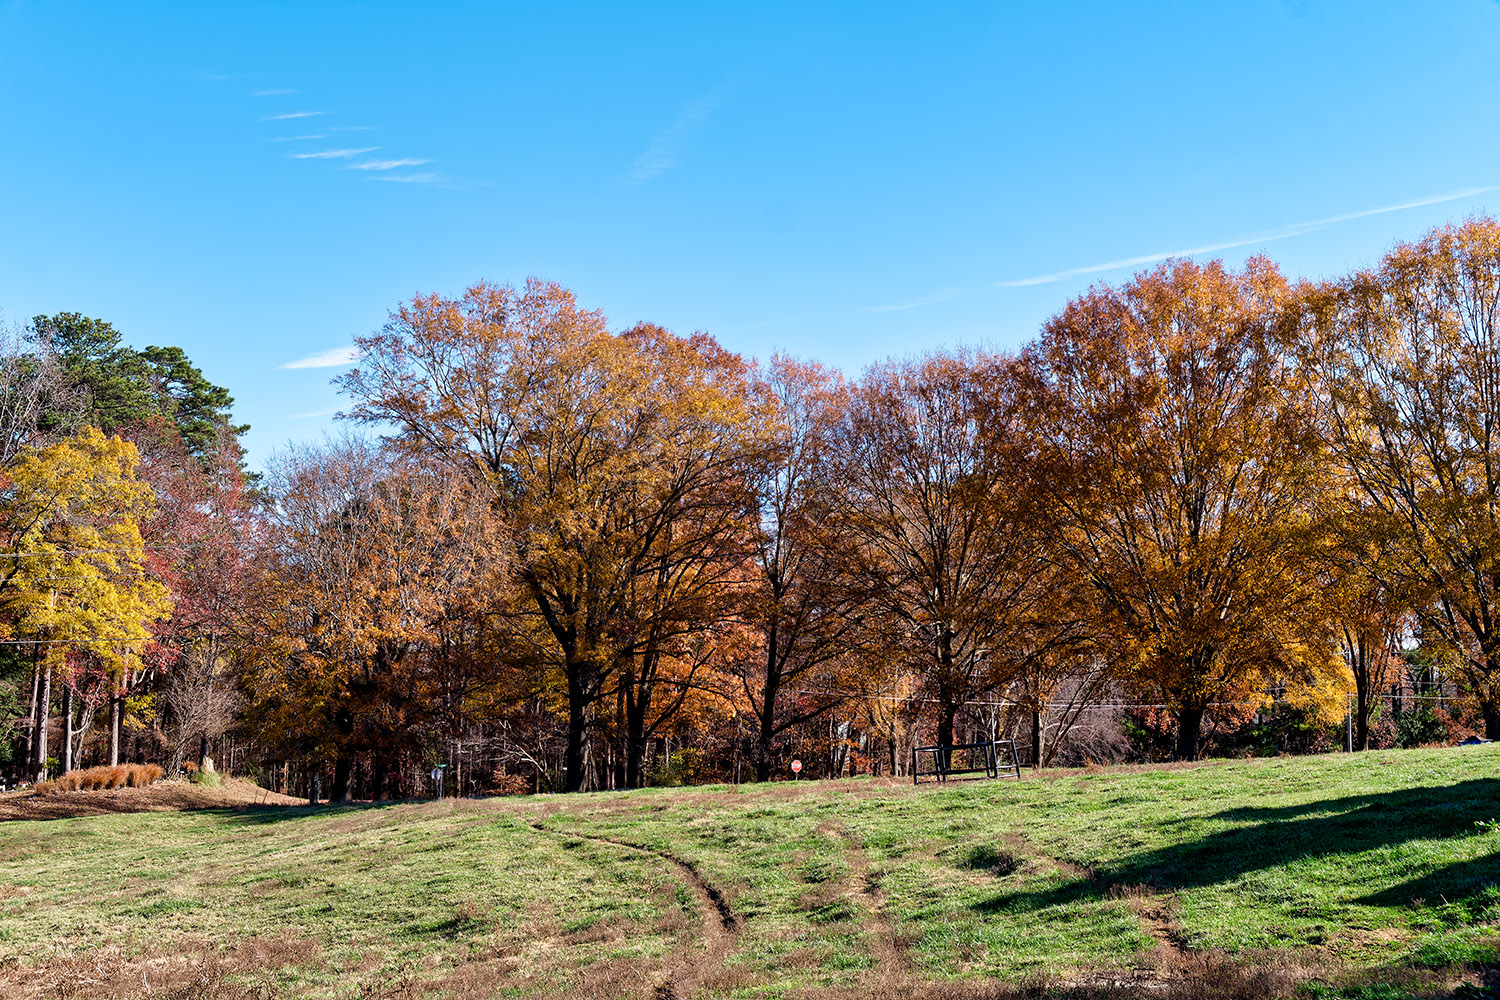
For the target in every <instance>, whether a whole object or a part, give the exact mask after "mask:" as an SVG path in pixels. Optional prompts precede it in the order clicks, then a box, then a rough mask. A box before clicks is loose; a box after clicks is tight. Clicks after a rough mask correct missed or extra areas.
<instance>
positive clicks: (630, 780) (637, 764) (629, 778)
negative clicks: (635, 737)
mask: <svg viewBox="0 0 1500 1000" xmlns="http://www.w3.org/2000/svg"><path fill="white" fill-rule="evenodd" d="M631 681H632V678H631V677H630V676H629V675H628V674H627V675H626V676H625V677H624V678H622V679H621V681H620V686H619V690H618V691H617V692H616V693H615V733H616V734H618V738H620V739H621V740H623V741H624V743H625V745H624V746H621V747H620V748H619V750H620V752H619V753H616V754H615V760H614V764H615V787H616V788H635V787H637V785H636V780H637V778H638V777H639V776H640V771H641V759H640V756H639V751H638V749H637V747H636V746H635V745H634V744H631V743H630V741H629V739H628V738H627V737H626V736H625V734H626V733H627V732H628V731H629V728H630V727H629V724H628V722H627V712H626V706H625V698H626V690H627V688H628V685H629V684H630V683H631Z"/></svg>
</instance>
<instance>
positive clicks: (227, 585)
mask: <svg viewBox="0 0 1500 1000" xmlns="http://www.w3.org/2000/svg"><path fill="white" fill-rule="evenodd" d="M132 437H133V439H134V442H135V444H136V446H137V448H138V449H139V450H140V453H141V465H140V473H139V474H140V477H141V478H142V479H143V480H144V481H146V482H147V483H148V484H150V485H151V487H152V490H153V492H154V493H155V495H156V501H157V502H156V508H155V511H154V513H153V515H152V516H151V518H150V519H149V520H147V521H146V522H145V524H144V525H143V528H142V533H143V537H144V538H145V540H146V544H147V564H148V568H149V569H150V572H151V574H152V575H153V576H154V577H155V578H156V579H158V580H160V581H161V582H162V583H163V585H164V586H166V588H167V591H168V593H169V594H170V595H171V598H172V615H171V617H170V618H169V619H168V620H167V621H166V622H164V623H162V625H161V626H160V627H159V628H158V630H157V644H158V646H160V647H162V649H163V651H164V653H166V654H167V656H166V664H165V665H166V666H167V668H168V674H169V676H168V678H167V679H166V681H165V683H164V684H163V685H162V688H161V691H160V694H161V699H160V702H161V705H162V708H163V713H162V714H163V718H162V723H163V725H164V726H165V727H166V731H167V738H168V739H169V740H170V741H171V753H170V755H169V757H168V760H167V771H168V773H176V772H177V771H178V770H179V769H180V768H181V766H182V762H183V759H184V756H185V755H186V753H187V752H188V750H189V749H190V744H191V743H192V741H195V740H196V746H195V747H191V749H193V750H195V751H196V752H195V753H194V755H193V756H194V757H195V758H196V759H197V761H198V765H199V766H200V767H202V766H203V764H204V758H205V757H207V755H208V744H209V741H210V740H211V739H213V738H216V737H219V736H222V735H223V733H224V732H225V731H226V730H227V729H228V728H229V727H230V725H231V724H232V722H233V720H234V714H235V712H236V710H237V708H238V706H239V703H240V699H239V692H238V678H237V676H236V666H237V661H238V652H239V649H240V647H241V645H242V644H243V643H244V642H246V641H247V639H248V633H247V631H246V621H247V614H248V612H249V610H250V609H249V607H248V602H249V599H250V590H249V583H250V580H251V578H252V572H251V568H250V559H251V552H250V547H251V545H252V543H253V541H254V536H255V528H256V525H255V519H254V498H253V494H252V491H251V489H250V488H249V483H248V482H247V478H246V475H245V473H244V471H243V469H242V468H241V462H240V454H241V450H240V447H239V443H238V441H237V440H236V438H235V435H234V431H233V430H232V429H231V428H230V427H229V426H228V425H227V424H223V423H221V424H220V425H219V441H218V442H217V443H216V444H215V445H214V446H213V447H212V448H209V449H207V450H206V452H205V454H204V455H203V456H202V457H198V456H196V455H195V454H194V453H193V452H192V451H191V450H190V449H189V448H188V446H187V444H186V442H185V441H184V440H183V438H182V436H181V434H180V432H178V430H177V429H176V427H175V426H173V425H172V424H169V423H167V422H166V421H164V420H161V419H159V418H158V419H156V420H153V421H150V422H148V423H147V424H145V425H144V426H140V427H137V428H135V429H134V431H133V432H132Z"/></svg>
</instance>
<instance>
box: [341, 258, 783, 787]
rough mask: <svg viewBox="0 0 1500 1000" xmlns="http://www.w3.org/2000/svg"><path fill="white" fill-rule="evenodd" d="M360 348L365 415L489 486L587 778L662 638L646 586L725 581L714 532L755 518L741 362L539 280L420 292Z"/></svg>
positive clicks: (574, 776) (359, 414)
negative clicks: (616, 325)
mask: <svg viewBox="0 0 1500 1000" xmlns="http://www.w3.org/2000/svg"><path fill="white" fill-rule="evenodd" d="M358 345H359V348H360V351H361V361H360V364H359V367H357V368H356V369H354V370H352V371H351V372H349V373H348V374H347V375H346V376H344V377H343V378H342V379H340V380H339V381H340V385H341V387H342V388H343V390H344V391H345V392H347V393H348V394H349V395H350V396H351V397H353V399H354V400H355V401H356V404H357V405H356V407H355V408H354V410H353V411H352V414H351V415H352V416H353V417H354V418H355V419H358V420H363V421H367V422H370V423H376V424H384V425H394V426H395V427H396V428H397V429H398V438H399V440H401V441H402V442H403V443H404V444H405V445H406V446H408V447H409V448H410V449H412V450H414V451H415V452H418V453H421V454H426V455H430V456H433V457H438V458H441V459H444V460H446V461H447V462H449V463H450V464H451V465H453V466H454V467H456V468H459V469H462V470H464V471H466V472H469V473H472V474H474V476H475V477H476V482H477V483H480V484H482V485H483V487H484V488H485V489H486V490H487V491H488V495H489V497H490V501H491V510H492V512H493V514H494V516H495V518H496V519H497V521H498V522H499V523H500V524H501V525H503V531H504V533H505V535H506V536H507V537H508V538H509V547H510V550H511V551H510V556H511V562H512V564H513V567H514V574H515V577H514V578H515V581H516V583H517V585H518V586H519V587H520V588H521V589H522V591H523V592H524V593H525V595H526V597H527V600H528V606H529V609H530V611H531V613H533V614H535V615H537V616H539V618H540V620H541V621H542V622H543V623H544V625H545V635H546V638H547V642H546V643H545V644H544V645H542V646H539V647H538V649H537V650H536V655H537V662H538V667H539V669H546V668H547V666H548V665H549V664H550V665H553V666H555V667H556V669H557V670H558V671H559V673H560V674H561V678H562V681H563V684H564V686H565V689H566V694H567V711H568V747H567V754H566V763H565V766H566V768H567V779H566V786H567V788H568V790H570V791H576V790H579V789H582V788H584V787H587V786H588V785H589V784H590V783H591V782H593V781H595V780H596V778H597V766H596V764H595V762H594V761H593V759H592V750H593V747H594V742H595V737H596V736H597V734H598V730H599V727H600V725H601V723H602V721H603V720H602V719H601V715H600V707H601V701H602V699H603V698H604V697H605V696H606V694H608V693H609V692H610V691H611V690H612V688H611V685H612V684H613V683H615V681H616V680H617V678H618V676H619V673H620V672H621V671H622V670H627V671H628V670H629V669H631V664H634V663H637V662H638V660H637V657H638V656H639V654H640V653H641V651H642V648H643V647H642V637H643V636H644V635H648V634H649V630H646V631H643V630H642V628H641V625H640V621H639V619H640V614H641V611H640V605H639V604H638V603H637V601H636V597H637V595H639V594H640V593H641V592H642V586H641V585H642V581H644V580H650V579H651V578H652V577H653V576H654V575H656V574H659V573H660V572H661V570H662V567H663V565H664V560H666V561H667V562H668V563H671V562H673V561H674V560H679V559H681V560H684V561H682V562H681V563H680V565H678V566H677V567H676V569H675V570H674V571H675V572H685V573H692V574H707V575H706V576H704V577H703V580H704V586H706V587H707V589H708V590H710V591H712V590H715V589H719V588H720V587H722V586H724V585H727V583H728V579H727V578H725V577H723V574H724V573H726V572H727V571H729V570H731V569H732V568H733V565H734V560H732V559H726V558H724V556H723V553H722V551H721V550H722V549H723V548H724V544H725V543H724V542H723V540H722V539H721V538H720V536H719V534H718V533H720V532H722V531H724V530H726V529H728V528H730V527H731V526H732V525H733V524H734V521H735V517H733V516H731V515H732V514H734V513H739V514H743V512H744V511H745V510H746V506H747V505H746V503H745V500H744V495H743V489H742V488H740V487H739V485H738V484H739V483H741V482H743V476H744V466H745V464H746V463H747V462H749V461H753V459H754V456H755V454H756V452H757V449H758V444H757V443H756V441H755V440H754V436H753V433H752V432H753V428H754V423H753V421H751V420H750V419H749V412H748V403H747V398H748V394H747V393H746V391H745V388H744V382H745V378H746V374H745V370H744V365H743V362H741V361H740V360H739V359H738V358H736V357H734V356H732V355H730V354H728V353H727V352H725V351H724V350H723V349H722V348H720V347H719V346H718V345H717V344H716V343H715V342H714V341H713V340H712V339H711V338H708V337H706V336H702V335H697V336H694V337H691V338H685V339H684V338H674V337H670V336H668V335H665V334H662V333H660V332H658V331H654V330H652V331H647V330H646V329H645V328H637V329H636V331H634V332H633V333H630V332H627V333H626V334H614V333H611V332H610V331H609V330H608V329H607V327H606V324H605V320H604V317H603V316H602V315H601V314H599V313H597V312H590V311H587V310H583V309H580V308H579V307H578V305H577V303H576V301H575V299H574V297H573V295H572V293H571V292H569V291H567V290H566V289H564V288H562V287H560V286H558V285H554V284H548V283H545V282H541V281H537V280H535V279H533V280H531V281H528V282H527V284H526V286H525V287H524V288H523V289H521V290H517V289H514V288H511V287H509V286H497V285H489V284H480V285H476V286H474V287H472V288H470V289H469V290H468V291H467V292H465V294H464V295H463V296H462V297H461V298H458V299H445V298H442V297H440V296H436V295H432V296H419V297H418V298H416V299H414V300H413V301H412V302H411V303H409V304H407V305H404V306H402V307H401V308H400V309H398V310H397V311H396V312H395V313H394V314H393V315H392V317H391V319H390V321H389V322H388V323H387V324H386V326H385V327H384V329H383V330H382V331H380V332H379V333H376V334H374V335H372V336H369V337H363V338H359V339H358ZM737 530H738V529H737ZM695 549H696V551H694V550H695ZM674 552H675V553H677V554H673V553H674ZM721 578H722V582H721ZM697 592H698V593H700V594H701V593H703V591H702V589H698V591H697ZM658 593H659V591H658ZM694 599H696V598H694ZM674 613H675V612H674ZM654 614H657V615H658V616H659V617H660V616H662V615H666V614H667V612H666V611H659V612H654Z"/></svg>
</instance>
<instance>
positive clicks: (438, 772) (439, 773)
mask: <svg viewBox="0 0 1500 1000" xmlns="http://www.w3.org/2000/svg"><path fill="white" fill-rule="evenodd" d="M442 777H443V769H442V768H440V767H435V768H433V769H432V780H433V781H441V780H442Z"/></svg>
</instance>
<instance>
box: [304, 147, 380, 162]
mask: <svg viewBox="0 0 1500 1000" xmlns="http://www.w3.org/2000/svg"><path fill="white" fill-rule="evenodd" d="M379 148H380V147H379V146H366V147H364V148H363V149H320V150H318V151H317V152H316V153H290V154H288V155H290V156H291V158H292V159H294V160H347V159H348V158H349V157H351V156H364V155H365V154H366V153H373V152H375V150H377V149H379Z"/></svg>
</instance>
